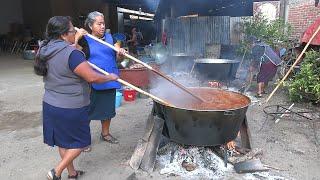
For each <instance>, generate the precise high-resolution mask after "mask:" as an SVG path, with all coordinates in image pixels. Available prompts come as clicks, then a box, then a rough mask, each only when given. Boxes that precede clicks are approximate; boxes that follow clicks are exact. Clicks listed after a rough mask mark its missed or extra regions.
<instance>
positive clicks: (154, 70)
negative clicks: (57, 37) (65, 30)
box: [75, 27, 205, 102]
mask: <svg viewBox="0 0 320 180" xmlns="http://www.w3.org/2000/svg"><path fill="white" fill-rule="evenodd" d="M75 29H76V30H77V31H79V30H80V29H79V28H77V27H75ZM87 36H88V37H90V38H91V39H93V40H96V41H98V42H99V43H101V44H104V45H106V46H108V47H109V48H111V49H113V50H115V51H116V52H119V49H117V48H116V47H114V46H113V45H111V44H109V43H107V42H105V41H103V40H101V39H99V38H97V37H95V36H93V35H91V34H87ZM124 55H125V56H126V57H127V58H129V59H131V60H133V61H135V62H137V63H139V64H142V65H143V66H145V67H146V68H148V69H149V70H151V71H153V72H155V73H156V74H158V75H160V76H161V77H163V78H165V79H166V80H168V81H169V82H171V83H173V84H174V85H176V86H177V87H179V88H180V89H182V90H183V91H185V92H186V93H188V94H190V95H191V96H192V97H194V98H195V99H197V100H198V101H201V102H205V100H203V99H202V98H201V97H199V96H197V95H195V94H194V93H192V92H191V91H190V90H188V89H187V88H186V87H184V86H183V85H181V84H180V83H178V82H177V81H175V80H174V79H172V78H170V77H168V76H167V75H165V74H163V73H162V72H160V71H158V70H156V69H154V68H152V67H151V66H150V65H148V64H146V63H144V62H142V61H140V60H139V59H137V58H135V57H133V56H131V55H130V54H128V53H124Z"/></svg>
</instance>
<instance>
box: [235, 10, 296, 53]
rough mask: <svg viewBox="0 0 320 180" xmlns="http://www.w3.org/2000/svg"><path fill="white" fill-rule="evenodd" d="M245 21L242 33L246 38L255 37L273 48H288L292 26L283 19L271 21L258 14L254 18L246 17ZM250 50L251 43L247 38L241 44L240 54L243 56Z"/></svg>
mask: <svg viewBox="0 0 320 180" xmlns="http://www.w3.org/2000/svg"><path fill="white" fill-rule="evenodd" d="M243 20H244V23H243V25H242V32H243V33H244V34H245V36H246V37H249V36H255V37H257V38H258V39H261V40H262V41H263V42H265V43H267V44H268V45H270V46H271V47H273V48H276V47H278V46H280V45H281V46H282V47H287V46H288V44H289V36H290V34H291V26H290V25H289V24H286V23H285V21H284V20H283V19H280V18H278V19H276V20H274V21H269V20H268V19H267V18H266V17H264V16H263V15H261V14H257V15H255V16H254V17H249V18H248V17H246V18H244V19H243ZM249 49H250V48H249V42H248V41H247V40H246V38H245V39H244V40H242V41H241V42H240V49H238V53H240V54H243V53H244V52H245V51H246V50H249Z"/></svg>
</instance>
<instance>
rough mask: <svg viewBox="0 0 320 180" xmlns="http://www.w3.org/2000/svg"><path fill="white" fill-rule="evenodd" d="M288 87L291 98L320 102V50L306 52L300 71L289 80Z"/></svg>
mask: <svg viewBox="0 0 320 180" xmlns="http://www.w3.org/2000/svg"><path fill="white" fill-rule="evenodd" d="M288 87H289V96H290V99H291V100H293V101H307V102H308V101H311V102H314V103H320V52H317V51H309V52H307V53H306V57H305V58H304V59H303V63H302V65H301V70H300V72H299V73H298V74H297V75H296V76H295V77H294V78H293V79H292V80H291V81H289V82H288Z"/></svg>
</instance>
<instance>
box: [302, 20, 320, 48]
mask: <svg viewBox="0 0 320 180" xmlns="http://www.w3.org/2000/svg"><path fill="white" fill-rule="evenodd" d="M319 26H320V18H318V19H317V20H315V22H314V23H313V24H311V25H310V26H309V27H308V28H307V29H306V30H305V31H304V33H303V35H302V37H301V39H300V42H301V43H308V42H309V40H310V38H311V37H312V35H313V33H315V32H316V30H317V29H318V27H319ZM310 44H311V45H320V32H318V34H317V35H316V36H315V37H314V39H313V40H312V41H311V43H310Z"/></svg>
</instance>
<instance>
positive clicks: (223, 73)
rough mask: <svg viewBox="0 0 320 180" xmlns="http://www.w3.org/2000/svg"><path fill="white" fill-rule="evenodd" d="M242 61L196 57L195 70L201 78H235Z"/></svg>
mask: <svg viewBox="0 0 320 180" xmlns="http://www.w3.org/2000/svg"><path fill="white" fill-rule="evenodd" d="M239 63H240V61H237V60H229V59H196V60H195V67H194V68H195V71H197V72H198V74H200V78H203V79H206V80H207V79H209V80H219V81H225V80H234V79H235V77H236V73H237V69H238V67H239Z"/></svg>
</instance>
